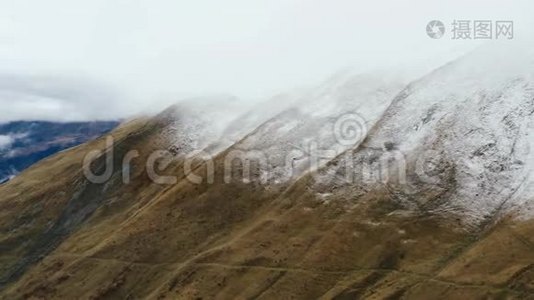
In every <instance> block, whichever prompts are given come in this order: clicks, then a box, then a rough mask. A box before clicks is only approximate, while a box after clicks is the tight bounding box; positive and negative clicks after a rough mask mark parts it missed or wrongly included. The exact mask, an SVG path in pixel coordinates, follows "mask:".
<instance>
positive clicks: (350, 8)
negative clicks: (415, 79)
mask: <svg viewBox="0 0 534 300" xmlns="http://www.w3.org/2000/svg"><path fill="white" fill-rule="evenodd" d="M532 11H534V2H533V1H531V0H510V1H506V3H504V2H503V1H502V0H486V1H472V2H466V1H463V0H450V1H440V2H436V1H427V0H411V1H408V2H405V1H393V0H389V1H388V0H374V1H371V0H368V1H356V0H309V1H303V0H256V1H250V0H228V1H220V0H197V1H174V0H137V1H123V0H117V1H107V0H93V1H72V0H49V1H42V0H21V1H0V65H1V66H2V70H3V71H4V72H9V73H12V74H21V75H23V77H24V76H29V77H30V78H29V79H28V80H24V81H26V83H25V84H23V86H22V87H21V86H18V87H15V88H12V87H10V86H9V85H5V84H4V85H3V86H2V88H0V93H1V94H0V105H1V107H0V120H4V121H5V120H8V119H16V118H23V119H31V118H38V119H54V120H70V119H80V120H84V119H91V118H113V117H117V116H121V117H124V116H128V115H130V114H132V113H138V112H145V111H151V112H153V111H158V110H160V109H162V108H163V107H165V106H166V105H167V104H169V103H171V102H174V101H175V100H177V99H179V98H182V97H184V96H199V95H205V94H232V95H236V96H238V97H239V98H242V99H246V100H251V99H253V100H256V99H257V98H265V97H268V96H270V95H273V94H275V93H278V92H281V91H284V90H287V89H292V88H294V87H298V86H302V85H308V84H312V85H313V84H315V83H317V82H320V81H322V80H323V79H324V78H326V77H328V76H329V75H330V74H332V73H335V72H336V71H337V70H339V69H341V68H345V67H347V66H355V67H356V68H358V69H359V70H361V71H362V72H364V71H367V70H370V69H375V68H387V67H390V66H392V65H403V66H407V67H406V68H408V69H409V68H412V67H413V66H416V65H417V66H418V67H419V66H421V68H422V69H425V70H431V69H433V68H436V67H438V66H440V65H442V64H443V63H445V62H448V61H450V60H452V59H454V58H456V57H458V56H460V55H462V54H465V53H466V52H468V51H470V50H471V49H473V48H476V47H477V46H479V45H480V44H481V43H482V41H480V40H478V41H477V40H467V41H455V40H451V39H450V38H443V39H440V40H434V39H430V38H429V37H428V36H427V35H426V31H425V29H426V25H427V23H428V22H429V21H430V20H434V19H438V20H442V21H443V22H444V23H446V26H447V31H446V33H448V34H450V23H451V22H452V21H453V20H455V19H468V20H476V19H491V20H513V21H514V26H515V33H516V34H515V35H516V37H517V38H518V39H519V38H521V37H524V36H528V35H532V32H531V30H530V29H529V28H534V26H532V24H533V22H534V19H533V18H532V17H531V12H532ZM490 42H492V41H490ZM507 42H509V43H514V42H516V39H514V40H511V41H507ZM31 74H45V76H38V77H39V78H35V77H34V76H33V75H31ZM79 74H84V75H83V76H87V78H93V79H91V80H86V79H81V80H80V79H75V80H66V79H65V78H70V77H72V76H73V75H74V76H75V77H77V76H79ZM95 78H96V79H97V80H98V84H95V82H94V79H95ZM2 80H6V78H5V77H3V78H1V79H0V81H2ZM102 83H106V84H102ZM10 84H13V82H12V81H11V82H10ZM0 85H1V82H0ZM35 85H36V86H35ZM70 85H73V86H72V87H71V86H70ZM110 86H111V87H113V88H112V89H110V88H109V87H110ZM6 89H7V90H6ZM110 90H111V91H110ZM114 93H117V94H118V95H119V96H117V95H112V94H114Z"/></svg>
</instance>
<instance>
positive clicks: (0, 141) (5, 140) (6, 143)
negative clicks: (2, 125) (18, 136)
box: [0, 135, 14, 150]
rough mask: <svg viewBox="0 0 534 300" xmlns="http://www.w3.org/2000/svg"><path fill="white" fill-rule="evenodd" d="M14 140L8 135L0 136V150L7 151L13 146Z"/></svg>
mask: <svg viewBox="0 0 534 300" xmlns="http://www.w3.org/2000/svg"><path fill="white" fill-rule="evenodd" d="M13 142H14V139H13V138H12V137H11V136H9V135H0V150H4V149H8V148H9V147H11V144H13Z"/></svg>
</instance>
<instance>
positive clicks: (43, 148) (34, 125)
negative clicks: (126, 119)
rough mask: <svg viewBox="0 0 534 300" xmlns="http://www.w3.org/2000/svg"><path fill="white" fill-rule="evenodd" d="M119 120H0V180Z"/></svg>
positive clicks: (110, 128)
mask: <svg viewBox="0 0 534 300" xmlns="http://www.w3.org/2000/svg"><path fill="white" fill-rule="evenodd" d="M117 124H118V122H116V121H105V122H103V121H98V122H71V123H56V122H44V121H18V122H10V123H5V124H0V183H4V182H6V181H8V180H9V179H10V178H12V177H13V176H15V175H17V174H18V173H19V172H21V171H22V170H24V169H26V168H28V167H29V166H31V165H32V164H34V163H35V162H37V161H39V160H41V159H43V158H45V157H48V156H50V155H52V154H54V153H56V152H58V151H61V150H64V149H67V148H70V147H73V146H76V145H79V144H82V143H84V142H86V141H88V140H91V139H94V138H96V137H98V136H100V135H102V134H105V133H107V132H109V131H110V130H112V129H113V128H115V127H116V126H117Z"/></svg>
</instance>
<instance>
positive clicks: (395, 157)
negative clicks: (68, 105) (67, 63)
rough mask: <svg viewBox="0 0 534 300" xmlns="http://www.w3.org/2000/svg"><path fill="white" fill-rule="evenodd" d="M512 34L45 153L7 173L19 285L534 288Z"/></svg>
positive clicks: (532, 100) (81, 293) (524, 76)
mask: <svg viewBox="0 0 534 300" xmlns="http://www.w3.org/2000/svg"><path fill="white" fill-rule="evenodd" d="M495 48H497V47H495ZM495 48H481V49H478V50H477V51H475V52H473V53H471V54H469V55H467V56H465V57H462V58H460V59H458V60H456V61H454V62H451V63H449V64H447V65H445V66H443V67H441V68H439V69H437V70H435V71H433V72H432V73H430V74H427V75H425V76H423V77H422V78H420V79H418V80H415V81H411V82H406V81H405V80H403V79H402V76H396V75H393V74H387V73H386V74H382V73H378V74H377V73H374V74H359V75H354V74H338V75H336V76H334V77H332V78H330V79H329V80H327V81H326V82H324V83H323V84H321V85H320V86H318V87H312V88H308V89H304V90H299V91H295V92H290V93H286V94H281V95H278V96H277V97H274V98H273V99H271V100H270V101H269V102H268V103H260V104H257V105H256V106H255V107H252V108H249V107H242V106H241V105H240V104H239V101H237V102H236V101H235V99H233V98H231V97H230V98H226V97H223V98H216V99H213V101H209V100H207V99H203V100H202V101H200V100H199V99H189V100H187V101H184V102H182V103H178V104H177V105H175V106H172V107H170V108H169V109H167V110H165V111H164V112H162V113H160V114H159V115H157V116H154V117H151V118H149V117H147V118H139V119H135V120H131V121H128V122H125V123H123V124H121V125H120V126H118V127H117V128H116V129H114V130H113V131H111V132H110V133H109V134H108V135H106V136H103V137H100V138H97V139H95V140H92V141H89V142H87V143H85V144H83V145H81V146H79V147H75V148H72V149H69V150H67V151H64V152H61V153H58V154H56V155H53V156H51V157H49V158H47V159H44V160H42V161H40V162H39V163H37V164H35V165H34V166H32V167H31V168H29V169H27V170H26V171H24V172H22V173H21V174H20V175H19V176H17V177H15V178H14V179H13V180H11V181H9V182H8V183H7V184H4V185H2V186H0V195H1V196H0V261H1V262H2V263H1V268H0V283H1V288H2V291H1V292H0V295H1V297H2V298H5V299H20V298H22V299H24V298H44V299H65V298H66V299H72V298H82V299H116V298H121V299H122V298H125V299H145V298H147V299H253V298H254V299H255V298H259V299H279V298H282V299H289V298H295V299H310V298H312V299H313V298H321V299H359V298H363V299H367V298H371V299H400V298H405V299H429V298H431V299H433V298H439V299H458V298H469V299H525V298H529V297H531V295H532V294H533V293H534V286H533V282H534V269H533V262H534V252H533V251H532V250H533V249H534V238H532V232H534V222H533V220H532V216H531V206H532V201H531V200H532V196H531V195H532V193H531V192H530V191H531V187H532V170H531V166H532V163H531V162H532V155H531V153H530V145H531V143H532V141H533V139H532V137H531V136H530V134H529V133H530V129H531V128H532V121H533V117H532V112H534V89H533V85H532V83H533V82H534V81H533V80H532V76H533V75H534V64H533V63H534V55H532V53H528V52H525V53H523V52H511V50H508V49H504V50H503V49H495ZM269 103H270V104H269ZM234 116H235V117H234ZM95 151H99V155H97V156H94V158H95V159H94V161H93V162H92V163H87V157H88V156H89V155H90V154H91V153H92V154H94V153H96V152H95ZM84 161H85V162H86V163H84ZM89 173H90V175H91V176H87V174H89ZM101 178H103V180H101Z"/></svg>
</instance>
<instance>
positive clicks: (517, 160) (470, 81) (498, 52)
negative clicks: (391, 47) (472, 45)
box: [354, 45, 534, 223]
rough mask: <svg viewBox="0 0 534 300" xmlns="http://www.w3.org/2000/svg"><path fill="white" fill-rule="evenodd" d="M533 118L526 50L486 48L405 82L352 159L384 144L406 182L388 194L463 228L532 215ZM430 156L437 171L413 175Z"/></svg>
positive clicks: (533, 76)
mask: <svg viewBox="0 0 534 300" xmlns="http://www.w3.org/2000/svg"><path fill="white" fill-rule="evenodd" d="M533 114H534V55H533V51H516V50H514V49H510V48H508V47H502V46H497V45H488V47H485V48H481V49H478V50H477V51H474V52H473V53H471V54H469V55H467V56H465V57H463V58H461V59H459V60H457V61H455V62H453V63H450V64H448V65H446V66H444V67H442V68H440V69H438V70H436V71H434V72H432V73H431V74H429V75H427V76H425V77H424V78H422V79H420V80H418V81H416V82H414V83H412V84H410V85H409V86H408V87H407V88H406V89H405V90H404V91H403V92H402V93H401V94H399V96H397V97H396V99H395V100H394V101H393V103H392V105H391V106H390V107H389V108H388V110H387V112H386V113H385V114H384V117H383V118H382V119H381V120H380V121H379V122H378V124H377V126H376V127H375V128H374V129H373V130H372V132H371V133H370V135H369V137H368V139H367V141H366V142H365V144H364V145H363V146H362V147H360V148H358V149H356V151H355V153H354V157H355V161H357V162H361V161H362V160H363V159H362V158H361V157H363V156H365V155H366V154H365V152H366V149H384V145H386V144H388V145H390V146H389V147H390V148H392V149H393V150H392V151H391V152H395V153H396V154H400V156H402V157H403V159H404V160H405V161H406V165H407V170H408V174H407V180H408V182H407V184H404V185H402V184H400V185H396V184H390V185H389V187H388V188H389V189H393V190H394V192H393V197H394V198H395V199H396V200H398V201H399V202H401V203H404V204H405V205H407V206H408V207H412V208H413V207H419V208H423V209H425V210H427V211H434V212H453V213H459V214H461V215H463V216H464V217H465V220H466V222H468V223H469V222H473V223H479V222H482V221H483V220H490V219H494V218H495V217H496V216H500V215H502V214H505V213H509V212H511V211H512V210H513V211H515V212H516V213H519V214H520V215H522V216H526V215H532V211H534V210H533V209H532V207H531V205H528V204H527V202H529V201H530V200H534V199H532V198H533V197H532V193H530V192H528V191H531V190H532V189H533V188H532V186H533V182H534V180H533V176H532V173H533V172H532V171H533V170H532V167H533V166H534V163H533V156H534V155H533V154H532V152H531V149H534V148H532V146H533V145H532V144H533V142H534V138H533V136H532V135H531V133H530V132H531V131H532V128H533V126H534V118H533ZM385 152H387V151H385V150H383V153H382V154H384V153H385ZM382 154H378V155H382ZM429 156H430V157H432V159H433V160H434V162H433V163H434V167H435V171H436V170H437V171H439V173H440V174H439V176H438V175H435V176H433V178H432V180H434V181H432V180H431V181H428V180H427V178H426V177H425V178H423V177H424V176H423V177H422V176H420V175H425V174H421V172H420V171H421V170H419V171H417V170H416V168H417V164H418V160H419V162H420V160H421V158H422V157H429ZM447 173H450V174H447ZM358 183H359V184H360V183H361V182H358ZM378 186H381V185H378ZM375 187H376V185H375ZM428 190H434V193H428ZM425 193H426V196H425ZM421 198H424V199H421Z"/></svg>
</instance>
